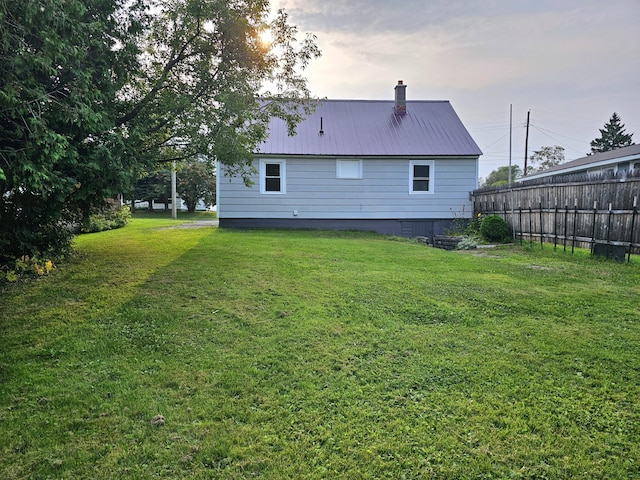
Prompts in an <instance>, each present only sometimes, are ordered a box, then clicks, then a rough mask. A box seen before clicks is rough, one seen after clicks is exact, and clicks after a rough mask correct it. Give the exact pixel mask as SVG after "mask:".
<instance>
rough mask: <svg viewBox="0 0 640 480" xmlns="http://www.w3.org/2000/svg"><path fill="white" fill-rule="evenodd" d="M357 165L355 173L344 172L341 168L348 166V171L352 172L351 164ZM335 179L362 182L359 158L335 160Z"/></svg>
mask: <svg viewBox="0 0 640 480" xmlns="http://www.w3.org/2000/svg"><path fill="white" fill-rule="evenodd" d="M356 162H357V163H358V165H357V167H356V170H357V173H350V172H345V171H344V168H342V169H341V168H340V167H341V165H342V166H346V165H347V164H349V165H350V166H349V169H348V170H349V171H353V170H354V169H353V168H352V167H353V166H355V165H353V164H355V163H356ZM336 178H338V179H340V180H362V159H360V158H336Z"/></svg>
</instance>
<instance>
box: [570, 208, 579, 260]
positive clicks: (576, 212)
mask: <svg viewBox="0 0 640 480" xmlns="http://www.w3.org/2000/svg"><path fill="white" fill-rule="evenodd" d="M577 221H578V199H577V198H576V203H575V206H574V207H573V238H572V239H571V255H573V249H574V248H575V246H576V222H577Z"/></svg>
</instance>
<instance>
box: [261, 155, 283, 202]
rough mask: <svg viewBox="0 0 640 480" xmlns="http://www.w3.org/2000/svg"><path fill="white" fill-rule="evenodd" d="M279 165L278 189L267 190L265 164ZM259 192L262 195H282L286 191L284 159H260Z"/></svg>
mask: <svg viewBox="0 0 640 480" xmlns="http://www.w3.org/2000/svg"><path fill="white" fill-rule="evenodd" d="M272 164H278V165H280V190H279V191H271V190H267V165H272ZM260 193H261V194H262V195H284V194H286V193H287V162H286V160H269V159H265V158H262V159H260Z"/></svg>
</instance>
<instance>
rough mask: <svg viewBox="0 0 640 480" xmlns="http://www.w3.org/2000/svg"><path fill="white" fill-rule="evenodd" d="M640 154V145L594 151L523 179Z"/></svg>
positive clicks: (594, 165)
mask: <svg viewBox="0 0 640 480" xmlns="http://www.w3.org/2000/svg"><path fill="white" fill-rule="evenodd" d="M633 155H636V156H637V155H640V145H630V146H628V147H622V148H618V149H616V150H609V151H608V152H602V153H594V154H593V155H587V156H586V157H580V158H577V159H575V160H571V161H569V162H565V163H561V164H560V165H555V166H553V167H549V168H547V169H546V170H543V171H542V172H539V173H534V174H532V175H527V176H526V177H522V180H528V179H530V178H537V177H544V176H548V175H552V174H561V173H565V172H566V173H570V172H575V171H580V170H587V169H588V168H590V167H594V168H595V167H600V166H605V165H608V164H615V163H618V162H620V161H622V160H620V159H623V158H625V157H629V156H633Z"/></svg>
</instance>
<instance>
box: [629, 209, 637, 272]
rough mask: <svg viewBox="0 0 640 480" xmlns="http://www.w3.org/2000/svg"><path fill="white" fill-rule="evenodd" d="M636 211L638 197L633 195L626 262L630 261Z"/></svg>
mask: <svg viewBox="0 0 640 480" xmlns="http://www.w3.org/2000/svg"><path fill="white" fill-rule="evenodd" d="M637 212H638V197H637V196H636V197H633V211H632V212H631V233H629V255H628V256H627V263H631V250H632V249H633V228H634V227H635V224H636V213H637Z"/></svg>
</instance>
